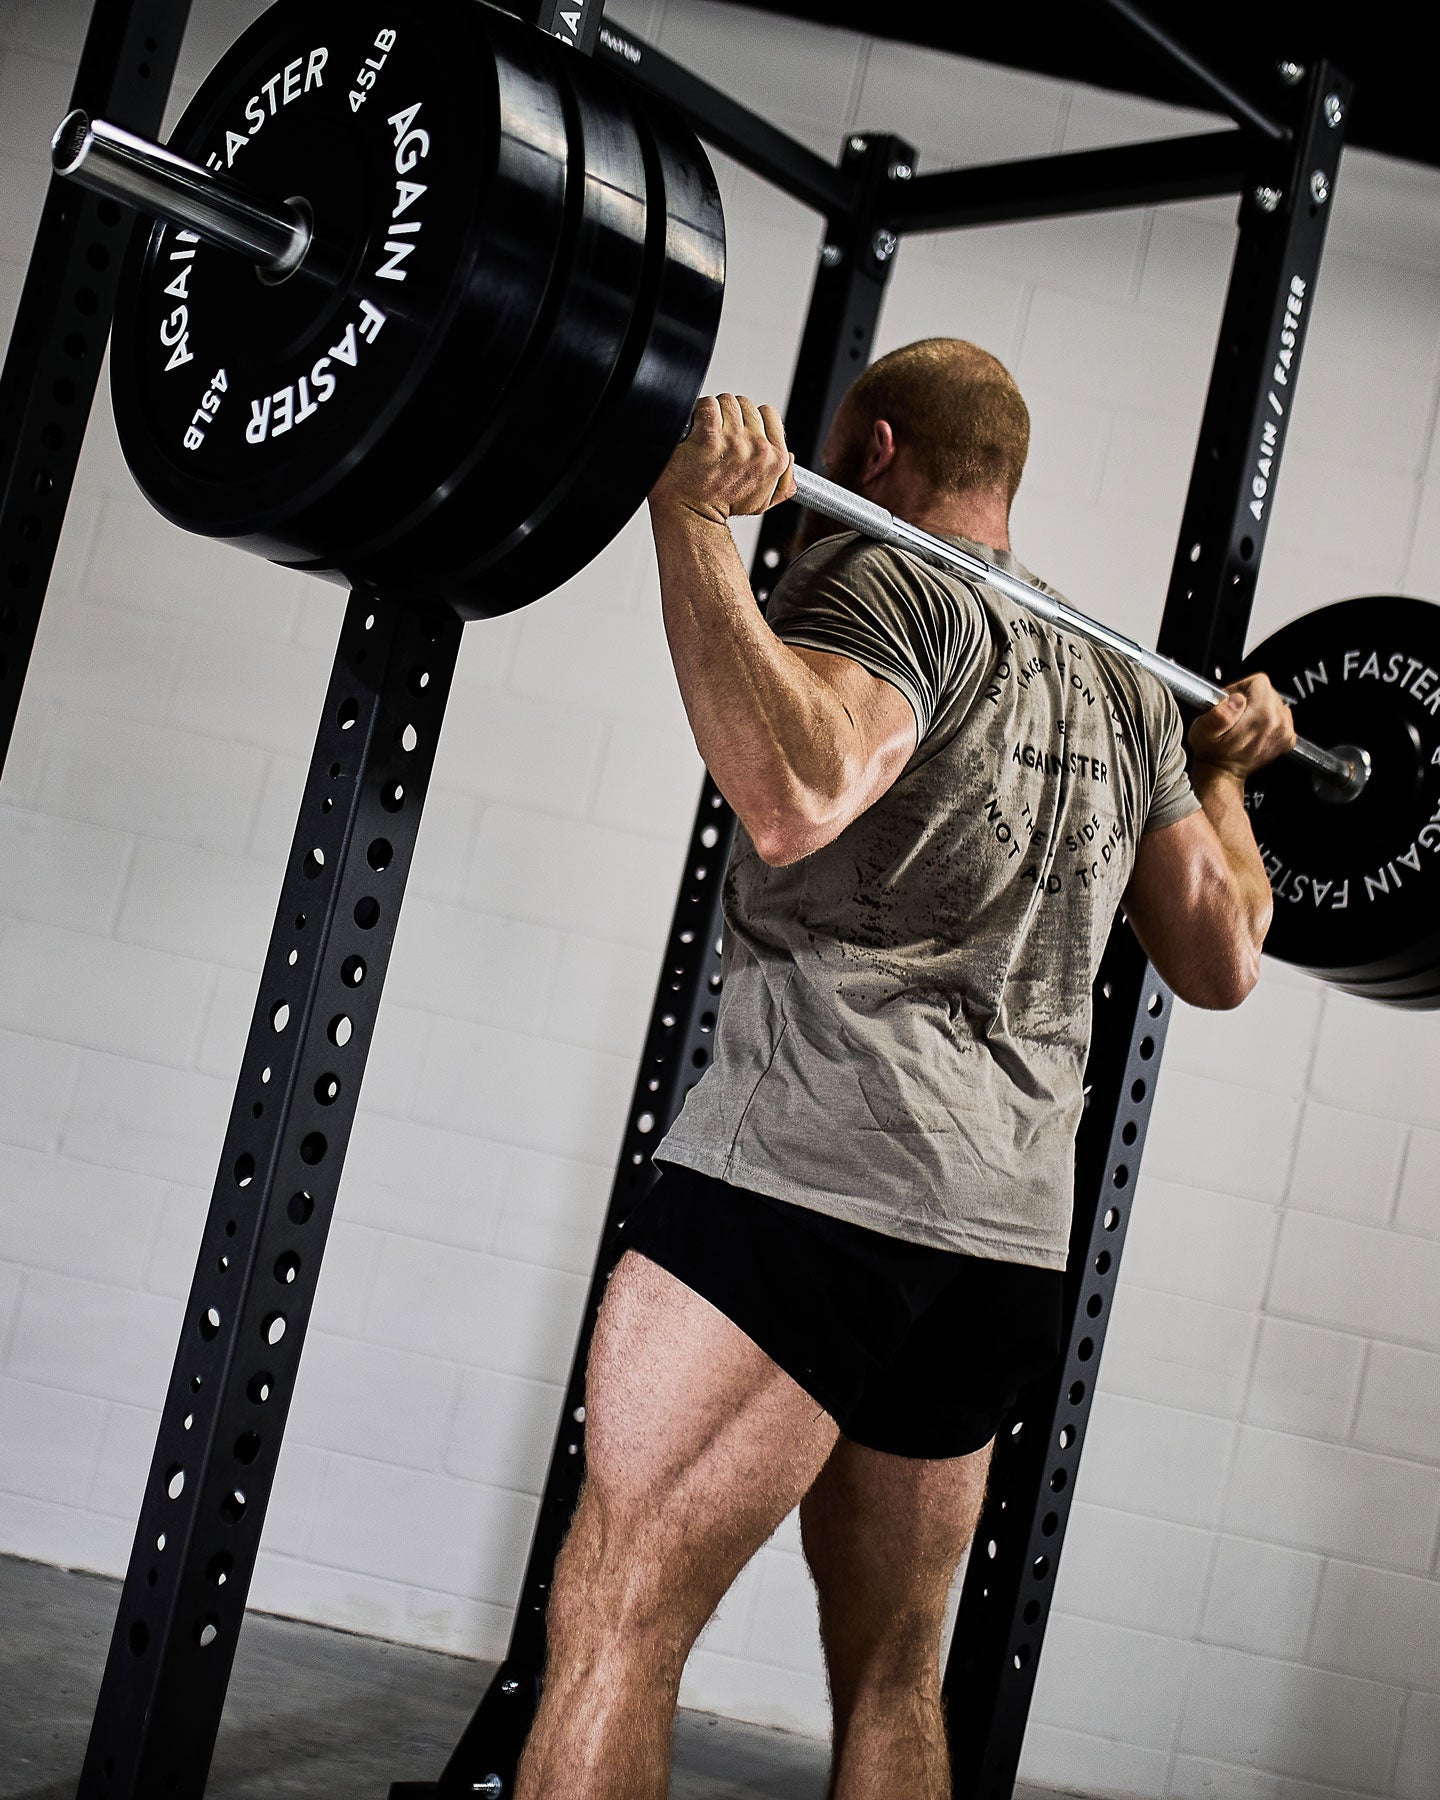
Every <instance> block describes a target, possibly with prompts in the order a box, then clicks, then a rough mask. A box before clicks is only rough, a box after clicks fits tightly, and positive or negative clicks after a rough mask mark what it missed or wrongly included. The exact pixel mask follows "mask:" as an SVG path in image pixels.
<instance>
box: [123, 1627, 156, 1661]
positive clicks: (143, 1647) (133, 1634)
mask: <svg viewBox="0 0 1440 1800" xmlns="http://www.w3.org/2000/svg"><path fill="white" fill-rule="evenodd" d="M125 1642H126V1643H127V1644H128V1645H129V1647H130V1654H131V1655H132V1656H143V1655H144V1654H145V1652H146V1651H147V1650H148V1649H149V1648H150V1628H149V1626H148V1625H146V1624H145V1623H144V1621H143V1620H141V1619H137V1620H136V1621H135V1623H134V1624H133V1625H132V1626H131V1627H130V1630H129V1632H128V1633H127V1634H126V1638H125Z"/></svg>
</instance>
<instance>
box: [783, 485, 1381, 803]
mask: <svg viewBox="0 0 1440 1800" xmlns="http://www.w3.org/2000/svg"><path fill="white" fill-rule="evenodd" d="M793 473H794V476H795V498H796V499H797V500H798V501H799V502H800V504H801V505H802V506H808V507H809V508H810V510H811V511H812V512H817V513H822V514H823V515H824V516H825V517H826V518H827V519H833V520H835V522H836V523H837V524H840V525H847V526H849V528H850V529H851V530H852V531H858V532H860V533H861V534H862V536H864V537H869V538H874V539H875V540H876V541H877V542H878V543H881V544H891V545H893V546H895V547H896V548H897V549H901V550H908V551H910V552H911V553H912V554H913V555H915V556H918V557H920V558H921V560H922V561H924V562H928V563H932V564H934V565H935V566H936V567H937V568H941V569H946V570H948V571H949V572H950V573H951V574H955V575H963V576H965V577H966V578H967V579H968V580H970V581H978V582H981V583H983V584H984V585H985V586H986V587H992V588H996V589H998V591H999V592H1000V593H1002V594H1005V595H1006V596H1007V597H1008V598H1009V599H1011V600H1015V601H1018V603H1019V604H1020V605H1021V606H1023V607H1025V608H1026V610H1027V611H1029V612H1032V613H1034V614H1035V616H1036V617H1037V618H1041V619H1044V620H1046V621H1047V622H1048V623H1049V624H1052V625H1058V626H1060V627H1061V628H1062V629H1063V630H1065V631H1068V632H1072V633H1073V634H1074V635H1075V636H1076V637H1083V638H1086V639H1088V640H1089V641H1090V642H1091V643H1092V644H1101V645H1103V646H1104V647H1105V648H1106V649H1107V650H1113V651H1114V652H1115V653H1116V655H1118V656H1123V657H1124V658H1125V660H1126V661H1127V662H1132V663H1135V664H1138V666H1139V667H1140V668H1142V669H1147V670H1148V671H1149V672H1150V674H1152V675H1153V676H1155V678H1156V679H1157V680H1158V681H1161V682H1163V683H1164V684H1165V686H1166V687H1167V688H1169V690H1170V692H1171V693H1172V694H1174V695H1175V696H1176V698H1177V699H1180V700H1184V701H1185V702H1186V703H1187V704H1188V705H1190V706H1195V707H1199V708H1202V709H1203V708H1206V707H1211V706H1214V705H1216V704H1217V703H1218V702H1219V701H1221V700H1223V699H1224V698H1225V689H1224V688H1223V687H1220V686H1218V685H1217V684H1216V683H1215V682H1213V681H1207V680H1206V679H1205V677H1204V676H1203V675H1197V674H1196V673H1195V672H1194V670H1193V669H1187V668H1185V667H1183V666H1182V665H1181V664H1180V663H1177V662H1172V661H1171V660H1170V658H1169V657H1168V656H1162V655H1161V654H1160V652H1159V651H1158V650H1149V649H1147V648H1146V647H1145V645H1144V644H1137V643H1136V642H1135V641H1134V639H1133V638H1128V637H1126V636H1124V635H1123V633H1121V632H1118V631H1115V630H1113V629H1112V628H1111V627H1110V626H1109V625H1104V624H1102V623H1101V622H1100V620H1098V619H1092V618H1090V617H1089V615H1088V614H1086V613H1082V612H1078V611H1077V610H1076V609H1075V608H1074V607H1073V606H1070V605H1069V604H1068V603H1067V602H1065V601H1064V600H1057V599H1056V598H1055V596H1054V595H1053V594H1047V593H1046V592H1045V591H1044V590H1043V589H1042V588H1038V587H1035V586H1033V585H1032V584H1031V583H1030V582H1028V581H1022V580H1021V579H1020V578H1019V576H1018V575H1011V574H1010V573H1009V572H1008V570H1005V569H1001V568H997V567H996V566H995V564H993V563H990V562H987V561H986V560H985V558H984V557H983V556H977V555H976V554H975V553H974V551H972V550H966V549H963V548H962V547H961V546H960V545H959V544H954V543H951V542H950V540H949V539H948V538H942V537H937V536H936V535H935V534H934V533H933V532H930V531H922V530H921V528H920V527H919V526H918V525H911V524H909V523H908V522H907V521H906V520H904V519H897V518H896V517H895V515H894V514H893V513H891V512H887V511H886V509H885V508H884V507H883V506H877V505H876V504H875V503H874V501H872V500H866V499H863V498H862V497H861V496H860V495H859V494H852V493H851V491H850V490H849V488H843V487H841V486H840V485H839V484H838V483H837V482H834V481H827V480H826V478H825V477H824V476H823V475H816V474H815V473H814V472H813V471H812V470H810V469H802V468H800V467H798V466H797V467H796V468H795V470H794V471H793ZM1288 754H1289V755H1291V756H1293V757H1295V758H1296V759H1297V761H1299V762H1303V763H1305V764H1306V765H1307V766H1308V767H1309V768H1310V769H1311V770H1312V771H1313V772H1314V773H1315V775H1316V776H1317V777H1319V779H1320V780H1322V781H1323V782H1324V783H1325V784H1326V785H1327V787H1329V788H1331V789H1332V790H1334V792H1333V797H1334V798H1335V799H1337V800H1353V799H1354V798H1355V796H1356V795H1357V794H1359V793H1360V792H1361V790H1362V789H1363V788H1364V786H1365V783H1366V781H1367V780H1368V779H1369V776H1370V762H1369V758H1368V757H1367V756H1366V755H1365V753H1364V752H1363V751H1358V750H1357V751H1351V750H1348V747H1347V752H1345V753H1342V752H1340V751H1336V750H1325V749H1322V748H1321V746H1320V745H1319V744H1312V743H1311V742H1310V741H1309V739H1308V738H1297V739H1296V740H1295V746H1294V748H1293V749H1292V750H1291V751H1289V753H1288Z"/></svg>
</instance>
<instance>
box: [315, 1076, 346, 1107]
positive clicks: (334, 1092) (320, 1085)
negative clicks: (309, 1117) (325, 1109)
mask: <svg viewBox="0 0 1440 1800" xmlns="http://www.w3.org/2000/svg"><path fill="white" fill-rule="evenodd" d="M315 1098H316V1099H317V1100H318V1101H319V1103H320V1104H321V1106H333V1105H334V1104H335V1102H336V1101H337V1100H338V1099H339V1098H340V1077H339V1076H338V1075H330V1074H325V1075H322V1076H321V1077H320V1079H319V1080H318V1081H317V1082H316V1083H315Z"/></svg>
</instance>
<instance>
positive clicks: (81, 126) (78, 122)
mask: <svg viewBox="0 0 1440 1800" xmlns="http://www.w3.org/2000/svg"><path fill="white" fill-rule="evenodd" d="M90 140H91V131H90V115H89V113H87V112H86V111H84V109H83V108H81V107H77V108H76V109H75V111H74V112H72V113H67V114H66V115H65V117H64V118H63V119H62V120H61V121H60V124H59V127H58V128H57V130H56V132H55V135H54V137H52V138H51V140H50V163H51V167H52V168H53V169H54V170H55V173H56V174H57V175H73V174H74V173H75V171H76V170H77V169H78V168H79V167H80V165H81V163H83V162H84V160H85V154H86V151H87V150H88V149H89V147H90Z"/></svg>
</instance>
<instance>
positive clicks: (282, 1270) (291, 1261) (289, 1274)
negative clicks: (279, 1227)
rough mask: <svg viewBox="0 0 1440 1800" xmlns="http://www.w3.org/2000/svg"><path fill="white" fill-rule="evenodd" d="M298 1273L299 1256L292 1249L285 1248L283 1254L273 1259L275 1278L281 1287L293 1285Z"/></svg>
mask: <svg viewBox="0 0 1440 1800" xmlns="http://www.w3.org/2000/svg"><path fill="white" fill-rule="evenodd" d="M299 1273H300V1258H299V1257H298V1256H297V1255H296V1254H295V1252H294V1251H293V1250H287V1251H286V1252H285V1254H284V1255H283V1256H279V1257H277V1258H276V1259H275V1279H276V1280H277V1281H278V1282H279V1283H280V1285H281V1287H291V1286H293V1285H294V1282H295V1278H296V1276H297V1275H298V1274H299Z"/></svg>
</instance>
